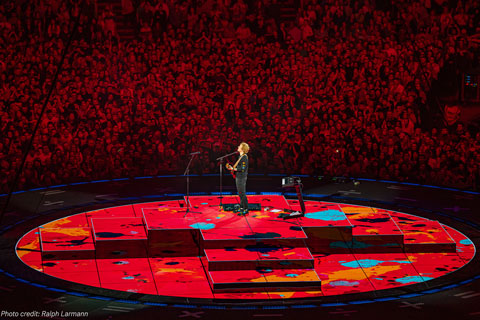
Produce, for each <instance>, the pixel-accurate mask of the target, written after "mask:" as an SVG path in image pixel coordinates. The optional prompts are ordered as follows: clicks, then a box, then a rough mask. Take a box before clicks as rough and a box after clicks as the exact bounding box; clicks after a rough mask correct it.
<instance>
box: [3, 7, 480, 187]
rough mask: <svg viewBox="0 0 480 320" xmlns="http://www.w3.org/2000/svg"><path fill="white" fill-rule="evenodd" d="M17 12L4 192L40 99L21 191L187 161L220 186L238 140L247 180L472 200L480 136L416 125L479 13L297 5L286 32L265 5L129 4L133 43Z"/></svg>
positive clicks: (76, 15)
mask: <svg viewBox="0 0 480 320" xmlns="http://www.w3.org/2000/svg"><path fill="white" fill-rule="evenodd" d="M14 3H15V2H14V1H11V0H10V1H7V2H5V4H2V5H0V43H1V45H2V46H4V47H5V48H6V50H2V51H0V70H1V71H2V72H1V73H0V74H1V75H0V77H1V82H0V118H1V119H2V121H1V127H0V130H1V135H2V139H0V168H1V171H0V190H2V191H5V190H7V189H8V186H9V185H10V184H11V183H12V181H13V179H14V177H15V172H16V171H17V169H18V168H19V166H20V165H21V163H22V154H23V152H24V151H25V150H26V149H27V148H28V146H29V141H30V138H31V134H32V133H33V131H34V128H35V125H36V121H37V119H38V118H39V116H40V113H41V110H42V106H43V103H44V101H45V100H46V99H48V103H47V106H46V110H45V113H44V114H43V115H42V121H41V123H40V124H39V127H38V131H37V132H36V135H35V138H34V140H33V145H32V148H31V150H30V152H29V154H28V156H27V158H26V163H25V167H24V170H23V172H22V175H21V177H20V180H19V183H18V186H17V187H18V189H26V188H32V187H35V186H39V185H53V184H56V183H66V182H74V181H83V180H96V179H103V178H118V177H130V176H144V175H156V174H162V173H167V172H183V169H184V167H185V165H186V163H187V162H188V153H189V152H192V151H202V154H201V155H200V156H199V157H198V158H197V159H196V160H195V161H194V165H193V166H194V168H193V169H192V172H195V173H215V172H217V171H218V168H217V163H216V162H215V160H214V159H215V158H216V157H217V156H220V155H222V154H224V153H228V152H232V151H234V150H236V146H237V145H238V143H239V142H241V141H247V142H248V143H249V144H250V146H251V156H250V163H251V164H250V167H251V169H250V170H251V172H257V173H263V172H275V173H305V174H319V175H331V176H338V175H347V176H354V177H372V178H377V177H378V178H383V179H392V180H399V181H415V182H421V183H428V184H437V185H450V186H457V187H461V188H477V187H478V185H477V184H478V182H479V181H480V180H479V179H480V167H479V165H478V163H480V133H476V132H469V131H468V130H467V129H466V128H465V127H464V126H463V125H462V124H461V123H458V124H456V125H455V126H454V127H453V128H444V127H442V125H441V124H438V127H437V128H433V129H429V130H427V129H426V128H425V127H424V126H422V123H421V117H420V114H425V113H426V114H428V112H429V110H431V109H429V108H432V107H431V106H429V105H428V104H427V94H428V91H429V90H430V85H431V83H432V81H433V80H435V79H436V78H437V77H438V74H439V72H440V70H441V68H442V66H443V64H444V63H445V62H446V61H447V60H448V59H449V58H451V57H453V56H455V55H462V56H471V55H474V54H475V53H476V52H478V47H477V46H476V42H475V41H469V39H473V38H475V35H477V34H479V33H480V29H479V28H478V27H477V26H478V25H479V23H478V22H479V21H480V14H479V12H480V5H479V2H478V1H474V0H469V1H462V2H460V1H441V0H424V1H419V2H418V1H395V3H394V4H393V1H374V0H370V1H354V0H325V1H322V2H318V3H317V1H308V0H305V1H302V8H299V10H298V15H297V18H296V19H295V21H294V22H288V21H283V20H282V19H279V6H280V5H279V4H278V3H277V1H275V0H272V1H269V2H267V1H265V2H264V1H246V0H237V1H235V0H232V1H230V0H217V1H211V0H209V1H206V0H203V1H163V0H152V1H149V0H143V1H140V3H138V6H137V3H136V2H134V1H133V2H132V1H131V0H124V1H122V4H123V5H124V8H123V9H124V10H123V11H122V12H123V14H124V17H123V18H124V19H125V20H126V21H134V24H135V27H136V30H137V33H138V36H137V38H136V39H135V40H129V41H121V40H120V37H119V35H118V30H117V27H116V20H115V17H114V13H113V11H112V8H111V7H107V9H106V10H103V11H102V12H98V10H97V7H96V5H95V2H94V0H88V1H86V2H85V5H84V6H79V2H78V1H73V0H63V1H62V0H56V1H51V0H48V1H46V0H35V1H28V2H25V4H24V5H23V6H15V5H14ZM194 4H195V5H194ZM77 21H78V25H77ZM72 30H75V31H74V32H73V37H72V39H71V43H69V37H70V35H71V33H72ZM67 45H69V47H68V49H67V50H66V52H67V53H66V55H65V57H64V58H63V59H62V54H63V52H64V49H65V48H66V46H67ZM59 67H61V69H60V72H59V73H58V75H57V70H58V68H59ZM52 84H55V87H54V89H53V90H52V92H51V95H50V88H51V86H52ZM232 161H234V159H232Z"/></svg>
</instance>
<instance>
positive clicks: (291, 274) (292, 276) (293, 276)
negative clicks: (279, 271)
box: [286, 273, 298, 278]
mask: <svg viewBox="0 0 480 320" xmlns="http://www.w3.org/2000/svg"><path fill="white" fill-rule="evenodd" d="M286 276H287V277H290V278H295V277H298V274H296V273H289V274H286Z"/></svg>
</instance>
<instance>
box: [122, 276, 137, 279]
mask: <svg viewBox="0 0 480 320" xmlns="http://www.w3.org/2000/svg"><path fill="white" fill-rule="evenodd" d="M122 279H123V280H132V279H135V278H134V277H132V276H127V277H123V278H122Z"/></svg>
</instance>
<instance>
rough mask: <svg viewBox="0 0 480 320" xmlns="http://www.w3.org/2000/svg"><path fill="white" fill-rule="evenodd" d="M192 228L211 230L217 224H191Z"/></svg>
mask: <svg viewBox="0 0 480 320" xmlns="http://www.w3.org/2000/svg"><path fill="white" fill-rule="evenodd" d="M190 227H192V228H194V229H200V230H210V229H213V228H215V223H205V222H199V223H194V224H191V225H190Z"/></svg>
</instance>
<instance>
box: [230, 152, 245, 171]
mask: <svg viewBox="0 0 480 320" xmlns="http://www.w3.org/2000/svg"><path fill="white" fill-rule="evenodd" d="M243 156H245V154H244V155H243ZM243 156H241V157H240V158H238V160H237V162H235V164H234V165H233V168H236V167H237V165H238V163H239V162H240V160H241V159H242V158H243Z"/></svg>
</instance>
